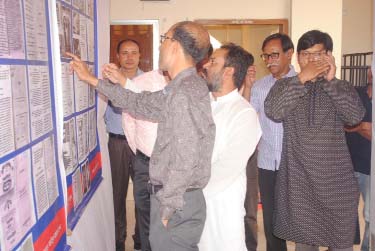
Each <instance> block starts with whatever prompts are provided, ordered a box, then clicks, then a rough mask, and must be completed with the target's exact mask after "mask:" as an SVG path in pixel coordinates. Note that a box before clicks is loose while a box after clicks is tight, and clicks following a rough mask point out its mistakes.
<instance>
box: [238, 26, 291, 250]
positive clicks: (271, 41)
mask: <svg viewBox="0 0 375 251" xmlns="http://www.w3.org/2000/svg"><path fill="white" fill-rule="evenodd" d="M262 51H263V54H262V55H261V57H262V59H263V60H264V62H265V64H266V66H267V68H268V70H269V71H270V73H271V74H269V75H267V76H265V77H264V78H262V79H260V80H258V81H255V83H254V82H253V79H254V78H252V79H251V78H246V79H245V80H246V81H245V85H244V91H243V96H244V97H245V98H246V99H250V103H251V105H252V106H253V107H254V108H255V110H256V111H257V113H258V115H259V120H260V125H261V127H262V132H263V134H262V138H261V139H260V142H259V145H258V156H254V157H252V159H251V160H250V161H249V163H248V167H247V168H248V182H249V180H251V179H253V178H252V177H256V176H257V175H259V176H258V179H259V190H260V198H261V201H262V209H263V224H264V234H265V237H266V243H267V244H266V246H267V251H286V250H287V248H286V242H285V240H282V239H279V238H277V237H276V236H274V235H273V233H272V219H273V211H274V193H275V181H276V175H277V173H278V170H279V165H280V157H281V150H282V138H283V127H282V124H281V123H276V122H274V121H272V120H270V119H269V118H268V117H267V116H266V114H265V111H264V100H265V99H266V97H267V94H268V92H269V90H270V89H271V87H272V86H274V85H275V82H276V81H277V80H279V79H281V78H285V77H291V76H295V75H296V72H295V71H294V68H293V66H292V65H291V59H292V55H293V52H294V46H293V42H292V41H291V39H290V38H289V37H288V36H287V35H285V34H282V33H275V34H272V35H270V36H268V37H267V38H266V39H265V40H264V41H263V45H262ZM251 71H254V69H251V68H250V69H249V71H248V75H251V74H254V73H252V72H251ZM253 83H254V84H253ZM255 157H257V163H256V159H253V158H255ZM256 165H257V166H258V168H257V167H256ZM257 171H258V173H257ZM250 174H251V175H250ZM252 183H254V182H252ZM252 188H253V189H250V190H249V189H248V192H247V197H246V204H245V207H247V208H248V210H247V212H246V216H245V228H246V232H247V236H246V239H247V241H246V242H247V248H248V250H249V251H255V250H256V247H257V220H256V216H257V205H258V191H257V189H256V185H253V186H252ZM254 189H256V190H254Z"/></svg>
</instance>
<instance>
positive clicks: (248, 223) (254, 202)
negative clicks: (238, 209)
mask: <svg viewBox="0 0 375 251" xmlns="http://www.w3.org/2000/svg"><path fill="white" fill-rule="evenodd" d="M257 155H258V152H257V151H255V152H254V154H253V155H252V156H251V157H250V159H249V161H248V162H247V166H246V176H247V188H246V198H245V210H246V215H245V241H246V247H247V250H248V251H256V249H257V245H258V226H257V211H258V166H257Z"/></svg>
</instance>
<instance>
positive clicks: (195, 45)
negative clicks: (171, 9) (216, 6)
mask: <svg viewBox="0 0 375 251" xmlns="http://www.w3.org/2000/svg"><path fill="white" fill-rule="evenodd" d="M192 26H194V27H192ZM195 32H201V33H202V32H204V33H207V31H206V30H205V29H204V28H203V27H202V26H201V25H199V24H197V23H194V22H191V21H183V22H179V23H177V24H176V25H175V26H174V27H173V36H172V38H173V39H175V40H177V41H178V42H179V43H180V44H181V46H182V48H183V49H184V53H185V54H187V55H189V56H191V58H192V59H193V60H194V63H195V64H197V63H198V62H200V61H201V60H202V59H203V58H204V57H205V56H206V55H207V52H208V50H209V46H210V43H209V40H207V41H204V40H203V39H199V35H201V34H196V33H195ZM207 36H208V33H207Z"/></svg>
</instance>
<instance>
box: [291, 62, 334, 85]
mask: <svg viewBox="0 0 375 251" xmlns="http://www.w3.org/2000/svg"><path fill="white" fill-rule="evenodd" d="M329 69H330V64H329V63H328V62H327V61H326V60H318V61H309V62H308V63H307V65H306V66H305V67H304V68H303V70H302V71H301V72H300V73H299V74H298V78H299V79H300V81H301V83H302V84H305V83H306V82H307V81H310V80H314V79H316V78H317V77H318V76H322V75H326V73H327V72H328V71H329Z"/></svg>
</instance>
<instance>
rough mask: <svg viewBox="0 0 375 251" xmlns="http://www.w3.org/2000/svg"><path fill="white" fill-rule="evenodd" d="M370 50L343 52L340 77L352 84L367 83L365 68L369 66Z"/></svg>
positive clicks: (370, 60) (361, 84)
mask: <svg viewBox="0 0 375 251" xmlns="http://www.w3.org/2000/svg"><path fill="white" fill-rule="evenodd" d="M371 62H372V52H364V53H351V54H344V55H343V61H342V66H341V78H342V79H344V80H346V81H348V82H350V83H351V84H352V85H353V86H364V85H366V84H367V82H368V81H367V69H368V68H371Z"/></svg>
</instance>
